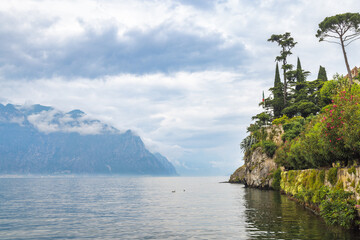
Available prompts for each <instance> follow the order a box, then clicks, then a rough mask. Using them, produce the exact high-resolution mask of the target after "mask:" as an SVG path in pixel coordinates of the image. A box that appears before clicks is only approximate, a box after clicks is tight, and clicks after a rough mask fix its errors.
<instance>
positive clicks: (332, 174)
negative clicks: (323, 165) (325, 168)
mask: <svg viewBox="0 0 360 240" xmlns="http://www.w3.org/2000/svg"><path fill="white" fill-rule="evenodd" d="M337 172H338V170H337V168H335V167H334V168H330V170H329V173H328V181H329V182H330V183H331V185H333V186H334V185H335V183H336V182H337Z"/></svg>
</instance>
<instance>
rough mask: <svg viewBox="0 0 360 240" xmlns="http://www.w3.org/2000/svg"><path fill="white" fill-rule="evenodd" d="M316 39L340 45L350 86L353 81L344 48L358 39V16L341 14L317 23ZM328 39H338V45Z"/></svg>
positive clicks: (355, 14)
mask: <svg viewBox="0 0 360 240" xmlns="http://www.w3.org/2000/svg"><path fill="white" fill-rule="evenodd" d="M316 37H317V38H319V42H321V41H326V42H330V43H335V44H339V45H341V49H342V52H343V55H344V59H345V65H346V69H347V71H348V76H349V79H350V84H351V85H352V84H353V81H352V76H351V71H350V67H349V62H348V59H347V56H346V51H345V47H346V46H348V45H349V44H350V43H352V42H353V41H355V40H357V39H359V38H360V14H359V13H343V14H337V15H335V16H332V17H326V18H325V19H324V20H323V21H322V22H321V23H319V29H318V30H317V33H316ZM330 39H338V40H340V43H339V42H338V41H333V40H330Z"/></svg>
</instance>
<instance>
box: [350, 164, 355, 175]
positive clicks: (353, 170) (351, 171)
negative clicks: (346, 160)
mask: <svg viewBox="0 0 360 240" xmlns="http://www.w3.org/2000/svg"><path fill="white" fill-rule="evenodd" d="M348 173H349V174H356V168H355V166H352V167H351V168H349V169H348Z"/></svg>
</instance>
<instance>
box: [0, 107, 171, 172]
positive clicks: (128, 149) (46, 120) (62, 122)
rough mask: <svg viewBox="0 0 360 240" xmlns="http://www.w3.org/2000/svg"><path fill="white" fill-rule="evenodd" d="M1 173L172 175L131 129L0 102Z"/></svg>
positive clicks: (74, 114)
mask: <svg viewBox="0 0 360 240" xmlns="http://www.w3.org/2000/svg"><path fill="white" fill-rule="evenodd" d="M0 173H1V174H69V173H71V174H124V175H167V176H169V175H177V173H176V170H175V168H174V166H173V165H172V164H171V163H170V162H169V161H168V160H167V159H166V158H165V157H164V156H162V155H161V154H160V153H155V154H153V153H151V152H149V150H147V149H146V147H145V145H144V143H143V142H142V140H141V138H140V137H139V136H136V135H135V134H133V132H132V131H131V130H128V131H126V132H120V131H119V130H118V129H116V128H114V127H112V126H109V125H107V124H104V123H102V122H100V121H99V120H95V119H91V118H90V117H88V116H87V115H86V114H85V113H84V112H82V111H80V110H73V111H70V112H68V113H63V112H61V111H58V110H56V109H54V108H52V107H47V106H42V105H32V106H15V105H12V104H7V105H6V106H5V105H2V104H0Z"/></svg>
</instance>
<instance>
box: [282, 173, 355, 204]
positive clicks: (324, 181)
mask: <svg viewBox="0 0 360 240" xmlns="http://www.w3.org/2000/svg"><path fill="white" fill-rule="evenodd" d="M334 170H335V168H333V170H331V169H306V170H290V171H284V172H282V173H281V182H280V188H281V190H282V191H284V192H285V193H286V194H289V195H292V196H295V195H296V194H302V193H309V194H308V195H309V197H311V198H314V199H309V200H311V201H312V202H314V203H316V196H314V194H312V193H316V191H317V190H319V189H320V188H321V186H327V187H328V188H329V189H330V190H336V189H343V190H345V191H349V192H353V193H354V197H355V199H356V200H357V201H360V167H351V168H337V174H336V176H335V178H334V179H331V176H330V175H331V174H329V172H330V171H334ZM335 171H336V170H335ZM311 192H312V193H311Z"/></svg>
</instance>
